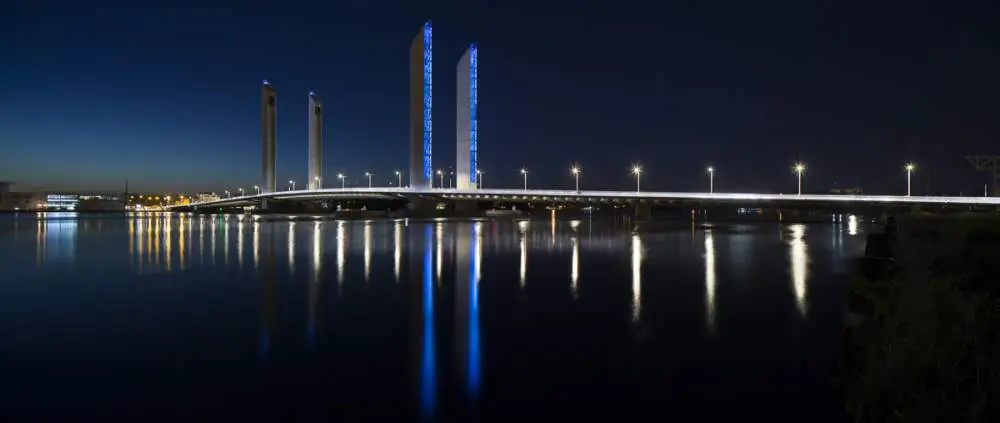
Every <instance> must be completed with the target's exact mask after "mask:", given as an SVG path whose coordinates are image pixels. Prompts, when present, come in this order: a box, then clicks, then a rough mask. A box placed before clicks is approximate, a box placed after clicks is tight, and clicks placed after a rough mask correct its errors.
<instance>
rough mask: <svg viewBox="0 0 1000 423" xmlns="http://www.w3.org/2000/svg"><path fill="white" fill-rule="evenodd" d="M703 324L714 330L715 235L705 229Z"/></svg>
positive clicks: (709, 330)
mask: <svg viewBox="0 0 1000 423" xmlns="http://www.w3.org/2000/svg"><path fill="white" fill-rule="evenodd" d="M705 325H706V329H707V330H708V332H709V333H713V332H715V235H713V234H712V230H711V229H709V230H707V231H705Z"/></svg>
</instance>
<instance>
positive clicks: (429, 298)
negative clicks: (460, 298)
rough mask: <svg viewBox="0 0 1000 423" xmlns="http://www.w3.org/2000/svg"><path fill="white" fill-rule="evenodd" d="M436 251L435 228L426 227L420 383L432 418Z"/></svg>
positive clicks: (423, 406) (422, 400) (423, 407)
mask: <svg viewBox="0 0 1000 423" xmlns="http://www.w3.org/2000/svg"><path fill="white" fill-rule="evenodd" d="M433 251H434V242H433V228H432V227H431V225H425V227H424V267H423V269H422V270H423V280H422V285H423V286H422V290H421V291H422V294H423V306H424V307H423V309H424V315H423V321H424V330H423V351H422V353H421V354H422V357H421V361H422V362H421V375H420V377H421V383H420V406H421V411H422V412H423V415H424V417H427V418H430V417H432V416H433V415H434V408H435V403H436V401H437V374H436V370H437V369H436V368H435V362H434V360H435V352H434V342H435V340H434V273H433V271H432V270H431V269H432V261H433V259H432V257H433V254H432V253H433Z"/></svg>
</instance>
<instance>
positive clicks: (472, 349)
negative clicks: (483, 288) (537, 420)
mask: <svg viewBox="0 0 1000 423" xmlns="http://www.w3.org/2000/svg"><path fill="white" fill-rule="evenodd" d="M481 231H482V223H480V222H477V223H476V224H475V229H474V230H473V231H472V239H471V240H470V243H471V244H472V245H474V246H475V247H474V248H475V252H474V254H473V255H472V257H470V261H471V263H470V266H469V281H470V285H472V286H470V287H469V349H468V354H469V356H468V363H469V369H468V374H469V380H468V383H469V394H470V395H471V396H476V394H478V393H479V383H480V380H481V378H482V374H481V372H482V363H481V362H480V359H481V356H480V350H479V347H480V345H479V344H480V340H479V282H480V280H479V279H480V274H481V272H480V266H482V257H483V242H482V237H480V234H481Z"/></svg>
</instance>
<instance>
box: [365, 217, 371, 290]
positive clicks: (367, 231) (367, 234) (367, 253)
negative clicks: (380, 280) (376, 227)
mask: <svg viewBox="0 0 1000 423" xmlns="http://www.w3.org/2000/svg"><path fill="white" fill-rule="evenodd" d="M364 236H365V240H364V242H365V282H368V279H369V278H371V270H372V224H371V222H365V235H364Z"/></svg>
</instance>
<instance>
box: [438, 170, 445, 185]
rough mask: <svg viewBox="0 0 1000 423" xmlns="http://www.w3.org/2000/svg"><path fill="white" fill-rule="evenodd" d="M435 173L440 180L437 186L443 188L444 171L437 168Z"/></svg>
mask: <svg viewBox="0 0 1000 423" xmlns="http://www.w3.org/2000/svg"><path fill="white" fill-rule="evenodd" d="M437 174H438V179H439V180H440V181H441V182H439V183H438V186H439V187H441V188H444V172H443V171H441V169H438V171H437Z"/></svg>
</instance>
